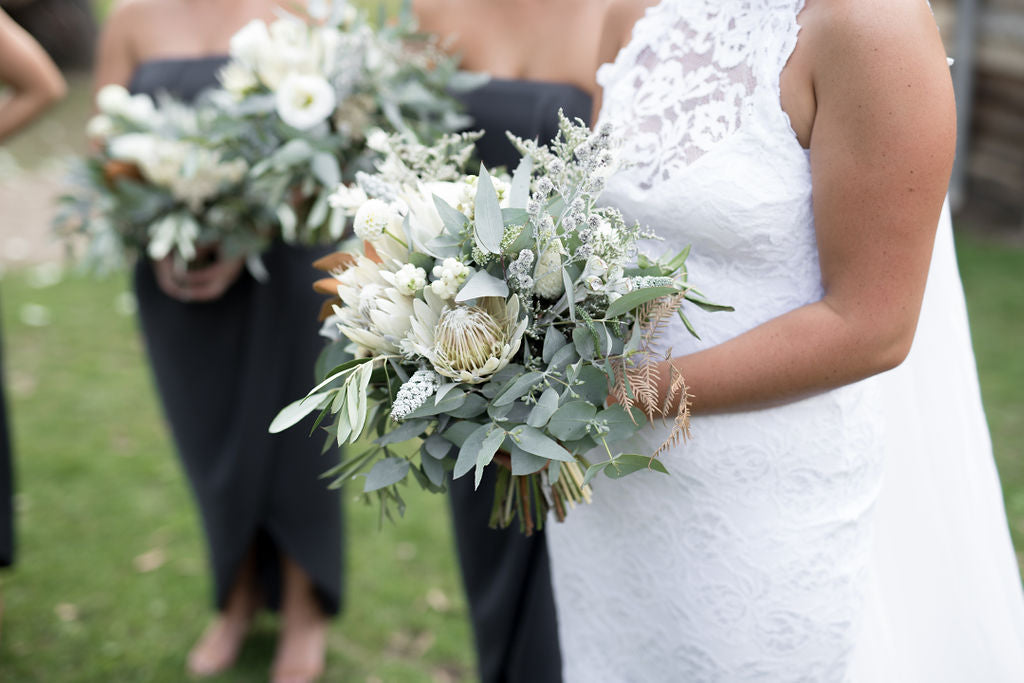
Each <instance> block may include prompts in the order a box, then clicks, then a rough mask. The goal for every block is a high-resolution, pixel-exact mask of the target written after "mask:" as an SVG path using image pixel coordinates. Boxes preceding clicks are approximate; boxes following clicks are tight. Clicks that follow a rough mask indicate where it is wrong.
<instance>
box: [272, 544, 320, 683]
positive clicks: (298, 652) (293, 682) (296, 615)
mask: <svg viewBox="0 0 1024 683" xmlns="http://www.w3.org/2000/svg"><path fill="white" fill-rule="evenodd" d="M282 563H283V573H284V595H283V604H282V606H281V635H280V636H279V637H278V641H277V653H276V654H275V656H274V665H273V669H272V670H271V678H270V679H271V681H272V682H273V683H310V682H311V681H315V680H317V679H318V678H319V677H320V675H321V674H323V671H324V655H325V651H326V649H327V623H328V622H327V617H326V616H325V615H324V613H323V610H321V609H320V603H319V602H318V601H317V598H316V595H315V593H314V591H313V584H312V582H311V581H310V580H309V576H308V575H307V574H306V572H305V571H303V569H302V568H301V567H300V566H299V565H297V564H296V563H295V562H294V561H293V560H291V559H290V558H288V557H284V559H283V560H282Z"/></svg>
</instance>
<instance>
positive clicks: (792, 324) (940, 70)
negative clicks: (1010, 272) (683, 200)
mask: <svg viewBox="0 0 1024 683" xmlns="http://www.w3.org/2000/svg"><path fill="white" fill-rule="evenodd" d="M886 2H887V0H872V1H870V2H835V3H831V4H830V5H827V6H822V5H824V3H822V4H821V5H819V6H818V8H819V9H822V10H824V11H822V12H819V13H818V15H816V16H815V15H813V14H811V13H807V14H808V16H807V21H806V22H805V23H804V32H803V33H801V40H806V45H805V46H804V49H805V56H806V57H807V58H808V59H809V60H810V61H809V64H810V65H811V66H812V68H811V74H812V76H811V78H812V81H813V82H812V83H811V84H809V87H813V89H814V96H815V98H816V103H817V110H816V113H815V117H814V122H813V130H812V132H811V137H810V142H811V144H810V152H811V173H812V184H813V196H814V199H813V201H814V217H815V229H816V235H817V240H818V249H819V255H820V261H821V270H822V281H823V285H824V288H825V294H824V297H823V298H822V299H821V300H820V301H818V302H815V303H812V304H810V305H807V306H803V307H801V308H798V309H796V310H794V311H792V312H790V313H787V314H785V315H782V316H780V317H778V318H775V319H774V320H771V321H769V322H767V323H765V324H763V325H760V326H758V327H756V328H754V329H752V330H750V331H748V332H746V333H744V334H742V335H740V336H738V337H736V338H734V339H732V340H730V341H728V342H725V343H723V344H720V345H718V346H715V347H712V348H709V349H706V350H703V351H700V352H697V353H694V354H691V355H687V356H682V357H678V358H674V359H672V360H671V361H670V362H672V363H673V364H674V365H675V366H676V367H678V368H679V370H680V371H682V373H683V376H684V377H685V378H686V380H687V383H688V385H689V387H690V392H691V393H692V394H693V395H694V397H695V399H694V408H695V410H696V411H698V412H702V413H708V412H727V411H733V410H742V409H748V408H757V407H761V406H765V405H772V404H776V403H780V402H785V401H789V400H795V399H798V398H801V397H803V396H806V395H810V394H813V393H816V392H820V391H824V390H828V389H831V388H835V387H838V386H841V385H844V384H848V383H850V382H854V381H857V380H860V379H863V378H865V377H868V376H870V375H873V374H875V373H878V372H882V371H884V370H887V369H890V368H892V367H894V366H896V365H898V364H899V363H901V362H902V361H903V359H904V358H905V357H906V354H907V352H908V351H909V349H910V344H911V342H912V340H913V335H914V330H915V328H916V325H917V317H918V313H919V311H920V306H921V299H922V296H923V293H924V285H925V279H926V276H927V271H928V264H929V261H930V257H931V249H932V242H933V239H934V235H935V228H936V225H937V223H938V218H939V212H940V210H941V206H942V201H943V197H944V194H945V191H946V185H947V183H948V180H949V172H950V168H951V165H952V158H953V143H954V134H955V133H954V130H955V120H954V119H955V114H954V110H953V96H952V89H951V84H950V82H949V74H948V71H947V69H946V66H945V59H944V56H945V55H944V52H943V50H942V46H941V43H940V42H939V38H938V32H937V31H936V28H935V25H934V22H933V19H932V17H931V15H930V13H929V12H928V11H927V8H926V7H925V5H924V3H916V2H905V1H903V0H897V1H896V2H891V3H890V4H886ZM664 374H666V375H667V374H668V373H664Z"/></svg>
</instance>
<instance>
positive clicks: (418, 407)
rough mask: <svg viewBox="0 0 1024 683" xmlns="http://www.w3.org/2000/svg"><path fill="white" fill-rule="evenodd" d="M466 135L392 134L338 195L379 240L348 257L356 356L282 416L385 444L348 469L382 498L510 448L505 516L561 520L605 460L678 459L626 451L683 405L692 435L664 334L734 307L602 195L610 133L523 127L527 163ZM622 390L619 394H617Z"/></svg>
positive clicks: (340, 279)
mask: <svg viewBox="0 0 1024 683" xmlns="http://www.w3.org/2000/svg"><path fill="white" fill-rule="evenodd" d="M460 142H461V141H460V140H458V139H454V138H448V139H446V140H445V141H443V143H442V145H439V146H436V147H423V146H420V145H415V144H408V143H403V142H402V141H401V139H400V138H391V139H390V140H389V143H390V152H389V155H388V158H387V159H386V160H385V161H384V162H383V163H382V164H381V165H380V167H379V170H378V173H376V174H373V175H368V174H364V175H361V176H360V177H359V185H358V187H357V188H351V189H348V188H343V189H341V190H339V192H338V193H337V195H336V197H335V203H336V204H337V205H338V206H340V207H343V208H344V207H348V208H349V210H351V211H354V213H355V220H354V225H355V232H356V235H357V236H358V237H360V238H361V239H363V240H364V241H365V244H366V245H367V246H366V248H365V249H364V252H363V253H357V254H352V255H345V256H344V257H339V258H337V259H335V261H334V264H333V265H335V268H334V270H333V271H332V276H333V279H334V282H333V283H332V284H333V287H334V290H335V292H336V294H337V299H336V301H335V303H334V306H333V311H334V314H333V316H332V317H331V318H330V319H329V320H328V323H329V326H333V327H334V328H335V329H336V330H337V332H338V333H339V335H340V336H339V339H338V341H337V342H336V345H335V347H334V349H335V351H336V350H337V349H338V348H346V349H347V350H348V351H350V352H351V353H352V354H353V356H354V359H352V360H349V361H347V362H343V363H341V364H339V365H337V366H336V367H334V368H333V369H330V370H327V371H326V372H325V373H324V378H323V381H322V382H321V383H320V384H319V385H318V386H316V387H315V388H314V389H313V390H312V391H311V392H310V393H309V395H308V396H307V397H305V398H304V399H301V400H300V401H297V402H295V403H293V404H292V405H290V406H288V407H287V408H285V409H284V410H283V411H282V412H281V413H280V414H279V415H278V417H277V419H276V420H275V421H274V424H273V425H272V427H271V429H272V430H273V431H277V430H281V429H285V428H287V427H289V426H290V425H292V424H294V423H295V422H297V421H298V420H300V419H302V418H303V417H304V416H305V415H307V414H309V413H312V412H314V411H319V413H320V415H319V419H318V420H317V422H318V423H321V422H322V421H323V420H324V419H325V418H327V416H333V418H334V419H333V422H332V423H331V424H330V426H328V427H327V431H328V432H329V434H330V437H329V438H330V439H331V440H333V441H336V442H337V443H339V444H340V443H344V442H355V441H356V440H357V439H360V438H362V439H366V440H372V441H373V445H372V446H371V447H370V448H369V450H367V451H366V452H364V453H362V454H359V455H355V456H352V457H349V458H348V459H347V460H346V461H345V462H343V463H342V464H341V465H340V466H339V467H338V468H337V469H336V470H335V471H334V472H333V473H332V474H333V475H334V476H335V477H337V479H338V480H339V481H340V480H344V479H348V478H351V477H352V476H353V475H355V474H357V473H363V472H365V473H366V481H365V484H364V487H363V491H364V492H365V493H367V494H375V495H376V496H377V497H378V498H379V500H380V501H381V503H382V505H383V506H384V511H385V512H387V511H388V505H389V504H390V503H396V504H397V505H398V506H399V509H401V508H402V505H403V503H402V499H401V495H400V493H399V490H398V487H397V484H398V483H399V482H401V481H402V480H404V479H406V478H407V477H408V476H409V475H410V474H411V475H412V476H413V477H414V478H415V479H416V481H417V482H418V483H419V484H420V485H421V486H423V487H424V488H427V489H429V490H432V491H439V490H443V488H444V482H445V477H446V476H447V472H448V471H451V476H453V477H461V476H465V475H468V474H470V473H472V475H473V476H474V478H475V481H476V483H477V485H478V486H479V483H480V481H481V477H482V475H483V472H484V469H485V468H486V467H489V466H490V467H499V465H497V464H496V463H495V464H492V462H494V460H495V456H496V454H498V453H499V452H503V453H504V454H507V458H503V459H502V460H504V461H505V462H507V465H508V466H507V467H499V469H498V479H497V482H498V484H497V491H496V497H495V501H494V506H493V512H492V517H491V522H492V524H494V525H498V526H506V525H508V524H509V523H510V522H511V521H512V520H513V519H514V518H515V517H516V516H518V517H519V520H520V524H521V527H522V528H523V529H524V530H525V531H526V532H527V533H529V532H530V531H532V530H533V529H534V528H536V527H541V526H542V525H543V523H544V520H545V517H546V513H547V512H548V510H549V509H552V510H554V513H555V516H556V517H557V518H558V519H563V518H564V516H565V514H566V513H567V512H568V510H569V509H570V508H572V507H573V506H574V505H575V504H576V503H578V502H580V501H588V500H589V498H590V487H589V481H590V480H591V479H592V478H593V477H594V476H595V475H597V474H598V473H599V472H602V471H603V472H605V473H606V474H607V475H609V476H611V477H619V476H623V475H625V474H628V473H630V472H633V471H636V470H638V469H641V468H648V469H653V470H657V471H661V472H664V471H665V468H664V466H663V465H662V464H661V462H660V461H658V460H657V459H656V456H657V455H658V454H659V453H653V454H651V453H647V454H637V453H622V452H620V451H618V450H616V449H615V448H614V446H615V445H616V444H618V443H621V442H623V441H625V440H626V439H628V438H629V437H630V436H631V435H632V434H633V433H634V432H635V431H636V430H637V429H638V428H640V426H641V425H642V424H644V422H645V421H646V420H647V419H653V418H655V417H656V416H660V415H662V414H663V413H664V412H665V411H666V409H667V406H669V405H674V404H676V403H677V402H678V405H679V410H678V412H677V413H676V414H675V415H674V416H673V417H672V419H673V420H674V427H673V429H672V433H671V435H670V437H669V439H668V441H667V442H666V444H665V447H667V445H668V444H669V443H674V442H675V441H677V440H678V439H679V438H680V437H682V436H683V435H685V433H686V430H687V425H688V421H687V418H688V412H687V401H686V389H685V385H684V383H683V379H682V377H679V376H676V375H673V376H672V377H670V378H668V380H669V381H668V384H669V385H670V390H669V395H668V396H659V395H658V393H657V390H656V389H657V385H658V382H659V379H660V378H659V377H658V372H659V371H658V367H659V364H658V361H661V360H663V358H664V356H660V355H658V354H657V353H655V351H654V349H653V346H652V342H653V341H654V339H655V337H656V336H657V334H658V332H659V330H660V329H661V327H662V325H663V323H664V322H665V321H666V320H667V319H668V318H669V317H671V316H673V315H680V316H682V311H681V306H682V304H683V302H684V301H687V300H689V301H691V302H694V303H696V304H699V305H703V306H709V307H712V308H722V307H716V306H714V305H713V304H710V303H708V302H707V301H705V300H704V298H703V297H702V296H701V295H700V294H699V293H698V292H696V290H694V289H693V288H692V287H691V285H690V283H689V282H688V281H687V274H686V270H685V261H686V256H687V250H683V251H682V252H681V253H679V254H677V255H676V256H675V257H673V258H672V259H670V260H668V261H666V262H664V263H661V262H656V261H652V260H650V259H647V258H645V257H643V256H639V255H638V251H637V243H638V242H639V241H640V240H642V239H651V238H653V237H654V236H653V235H652V234H650V233H648V232H646V231H645V230H643V229H642V228H641V227H640V226H639V225H637V224H633V225H630V224H627V223H626V222H625V221H624V220H623V218H622V216H621V214H620V213H619V212H618V211H617V210H615V209H612V208H607V207H599V206H597V205H596V203H595V200H596V198H597V196H598V195H599V194H600V192H601V190H602V189H603V187H604V182H605V179H606V178H607V177H608V175H609V174H610V173H611V172H612V170H613V169H614V165H615V159H614V144H613V140H612V138H611V136H610V134H609V131H608V130H607V129H602V130H600V131H598V132H596V133H591V131H589V130H588V129H587V128H586V127H585V126H584V125H582V124H574V123H572V122H570V121H568V120H566V119H564V118H562V120H561V133H560V136H559V138H558V139H557V140H556V141H555V142H554V143H553V144H552V145H551V147H550V148H547V147H543V146H538V145H536V144H535V143H532V142H528V141H523V140H515V142H516V144H517V146H518V147H519V149H520V151H521V152H522V153H523V160H522V162H521V164H520V165H519V167H518V168H517V169H516V171H515V173H514V175H513V176H512V177H511V178H507V177H504V176H492V175H491V174H489V173H488V171H487V170H486V169H484V168H482V167H481V169H480V173H479V175H465V174H460V173H458V172H457V169H458V167H459V166H460V163H461V162H464V160H465V156H468V152H467V151H466V148H465V147H460V144H459V143H460ZM321 286H322V285H321ZM684 320H685V318H684ZM670 367H671V366H670ZM670 372H673V373H674V370H670ZM609 390H611V391H612V392H614V395H615V397H616V399H617V403H616V404H615V405H612V406H611V407H605V403H606V399H607V398H608V395H609ZM405 442H412V443H414V444H417V445H418V449H416V450H415V451H409V449H408V448H407V447H406V448H403V447H402V446H401V445H400V444H404V443H405ZM595 454H596V455H595Z"/></svg>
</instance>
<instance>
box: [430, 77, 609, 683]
mask: <svg viewBox="0 0 1024 683" xmlns="http://www.w3.org/2000/svg"><path fill="white" fill-rule="evenodd" d="M460 99H461V100H462V101H463V103H464V104H465V105H466V109H467V113H468V114H469V115H470V116H472V117H473V128H474V129H483V130H486V131H487V133H486V134H485V135H484V136H483V137H482V138H481V139H480V140H479V141H478V142H477V152H478V153H479V156H480V159H481V161H483V162H484V164H485V165H486V166H487V167H488V168H493V167H496V166H506V167H507V168H508V169H509V171H512V170H514V169H515V166H516V164H517V163H518V162H519V155H518V153H517V152H516V151H515V148H514V147H513V146H512V143H510V142H509V141H508V139H507V138H506V137H505V131H506V130H510V131H512V133H514V134H516V135H518V136H520V137H523V138H537V139H538V140H539V141H540V142H548V141H550V140H551V139H552V138H553V137H554V136H555V134H556V133H557V132H558V116H557V112H558V110H559V108H561V109H563V110H564V112H565V115H566V116H568V117H570V118H575V117H579V118H581V119H583V120H584V121H588V120H589V119H590V108H591V99H590V96H589V95H587V94H586V93H585V92H583V91H582V90H580V89H579V88H577V87H575V86H573V85H569V84H566V83H548V82H540V81H519V80H506V79H492V80H490V81H489V82H488V83H486V84H485V85H484V86H483V87H481V88H478V89H476V90H474V91H472V92H469V93H466V94H464V95H461V96H460ZM493 496H494V477H493V476H490V477H488V476H485V477H484V481H483V483H482V484H481V486H480V489H479V490H476V491H474V490H473V481H472V478H470V477H463V478H461V479H458V480H456V481H454V482H452V486H451V495H450V497H449V500H450V502H451V508H452V515H453V519H454V525H455V540H456V543H457V546H458V552H459V564H460V565H461V568H462V578H463V582H464V583H465V587H466V595H467V597H468V599H469V611H470V616H471V618H472V621H473V633H474V636H475V638H476V647H477V655H478V660H479V671H480V680H481V681H482V683H520V682H523V683H548V682H557V681H561V680H562V657H561V652H560V650H559V647H558V626H557V623H556V619H555V604H554V597H553V595H552V590H551V577H550V571H549V569H548V551H547V545H546V544H545V540H544V533H543V532H535V533H534V534H533V535H532V536H530V537H529V538H527V537H525V536H523V535H522V533H521V532H520V531H519V528H518V526H516V525H513V527H511V528H509V529H504V530H496V529H491V528H489V527H488V526H487V522H488V519H489V517H490V514H491V503H492V500H493ZM551 523H555V522H551Z"/></svg>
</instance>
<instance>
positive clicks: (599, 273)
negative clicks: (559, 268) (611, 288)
mask: <svg viewBox="0 0 1024 683" xmlns="http://www.w3.org/2000/svg"><path fill="white" fill-rule="evenodd" d="M607 274H608V264H607V263H605V261H604V259H602V258H601V257H600V256H591V257H590V258H588V259H587V263H586V265H584V266H583V273H582V274H581V275H580V282H582V283H584V284H585V285H586V286H587V287H589V288H590V289H591V290H592V291H595V292H597V291H600V290H601V288H602V287H603V286H604V278H605V276H606V275H607Z"/></svg>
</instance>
